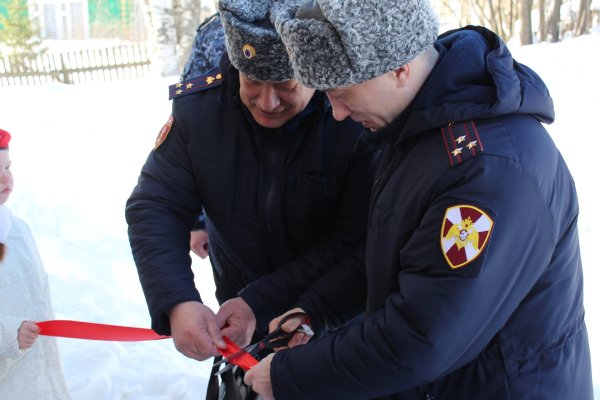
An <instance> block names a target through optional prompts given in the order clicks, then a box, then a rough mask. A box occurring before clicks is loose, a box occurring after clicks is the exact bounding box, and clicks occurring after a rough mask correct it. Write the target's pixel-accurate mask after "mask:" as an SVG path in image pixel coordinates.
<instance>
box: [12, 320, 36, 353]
mask: <svg viewBox="0 0 600 400" xmlns="http://www.w3.org/2000/svg"><path fill="white" fill-rule="evenodd" d="M39 334H40V327H39V326H37V325H36V324H35V323H34V322H31V321H23V323H21V326H20V327H19V330H18V333H17V342H18V343H19V349H20V350H27V349H29V348H31V346H33V343H35V341H36V339H37V338H38V336H39Z"/></svg>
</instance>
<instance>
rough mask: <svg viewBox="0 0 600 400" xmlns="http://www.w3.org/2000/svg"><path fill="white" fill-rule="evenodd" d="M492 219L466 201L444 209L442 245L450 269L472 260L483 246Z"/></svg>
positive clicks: (490, 229) (481, 250) (491, 224)
mask: <svg viewBox="0 0 600 400" xmlns="http://www.w3.org/2000/svg"><path fill="white" fill-rule="evenodd" d="M493 226H494V221H493V220H492V219H491V218H490V216H489V215H487V214H486V213H485V212H484V211H482V210H480V209H479V208H477V207H473V206H469V205H464V204H462V205H456V206H453V207H449V208H448V209H446V214H445V216H444V220H443V222H442V230H441V237H440V240H441V246H442V253H443V254H444V258H445V259H446V261H447V262H448V265H450V267H451V268H452V269H456V268H460V267H463V266H465V265H467V264H469V263H470V262H472V261H473V260H475V259H476V258H477V257H478V256H479V255H480V254H481V253H482V252H483V250H484V249H485V246H486V244H487V242H488V239H489V238H490V233H491V232H492V227H493Z"/></svg>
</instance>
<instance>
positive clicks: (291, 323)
mask: <svg viewBox="0 0 600 400" xmlns="http://www.w3.org/2000/svg"><path fill="white" fill-rule="evenodd" d="M295 312H304V310H303V309H301V308H299V307H296V308H293V309H291V310H289V311H287V312H286V313H284V314H281V315H280V316H279V317H277V318H274V319H273V320H272V321H271V322H269V332H273V331H274V330H275V329H277V327H278V326H279V321H281V320H282V319H283V317H285V316H286V315H288V314H291V313H295ZM306 322H307V321H306V320H304V319H303V318H301V317H297V318H291V319H289V320H288V321H286V323H285V324H283V325H282V327H281V328H282V329H283V330H284V331H285V332H292V331H294V330H295V329H296V328H298V327H299V326H300V324H303V323H306ZM309 340H310V337H309V336H306V335H305V334H304V333H300V332H298V333H296V334H295V335H294V336H292V338H291V339H290V340H289V342H288V345H287V348H292V347H296V346H299V345H302V344H306V343H307V342H308V341H309ZM284 348H285V347H281V348H277V349H275V350H276V351H278V350H282V349H284Z"/></svg>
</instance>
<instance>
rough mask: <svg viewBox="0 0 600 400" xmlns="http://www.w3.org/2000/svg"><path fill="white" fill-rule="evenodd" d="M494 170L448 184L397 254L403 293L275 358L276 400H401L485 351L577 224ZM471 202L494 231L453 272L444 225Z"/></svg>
mask: <svg viewBox="0 0 600 400" xmlns="http://www.w3.org/2000/svg"><path fill="white" fill-rule="evenodd" d="M491 162H492V163H496V164H497V165H492V166H491V168H488V169H484V168H472V171H479V172H471V173H472V174H473V175H474V176H472V177H471V178H469V179H468V180H466V179H463V177H464V174H460V173H454V175H453V173H448V174H447V176H446V177H445V178H444V179H442V182H440V183H439V185H438V193H437V195H435V196H434V197H433V200H432V201H431V202H430V204H429V205H428V206H427V208H426V210H425V212H424V213H423V216H422V218H421V221H420V223H419V224H418V225H417V226H416V227H415V229H414V232H413V234H412V235H411V236H410V239H409V241H408V242H407V244H406V245H405V246H403V247H402V248H400V249H398V252H399V253H398V257H397V262H398V263H399V265H400V268H399V269H398V270H399V273H398V276H397V279H398V284H397V291H395V292H393V293H391V294H390V295H388V297H387V299H386V301H385V303H384V305H383V306H382V307H381V308H379V309H377V310H373V311H372V313H371V314H369V315H368V316H367V317H365V319H364V320H363V321H361V322H359V323H357V324H354V325H352V326H350V327H348V328H346V329H344V330H343V332H341V333H340V334H335V335H329V336H327V337H325V338H323V339H322V340H317V341H315V342H309V343H308V344H307V345H305V346H300V347H296V348H294V349H290V350H286V351H280V352H278V353H276V354H275V357H274V358H273V361H272V364H271V381H272V385H273V393H274V396H275V398H277V399H280V400H287V399H307V398H310V399H330V398H344V399H364V398H375V397H380V396H384V395H389V394H393V393H398V392H402V391H405V390H408V389H411V388H414V387H416V386H418V385H421V384H424V383H427V382H431V381H433V380H435V379H437V378H440V377H442V376H444V375H446V374H448V373H450V372H452V371H453V370H455V369H457V368H459V367H461V366H463V365H465V364H466V363H468V362H469V361H471V360H473V359H474V358H475V357H476V356H477V355H478V354H479V353H480V352H481V351H483V349H484V348H485V346H486V345H487V344H489V342H490V341H491V340H492V338H493V337H494V336H495V335H496V334H497V332H498V331H499V330H500V329H501V328H502V327H503V326H504V325H505V324H506V322H507V321H508V319H509V318H510V317H511V315H512V314H513V312H514V310H515V309H516V308H517V307H518V306H519V305H520V303H521V302H522V301H523V299H524V298H525V296H526V295H527V293H528V292H529V291H530V290H531V288H532V287H533V285H534V284H535V282H536V281H537V280H538V279H539V277H540V275H541V274H542V273H543V272H544V269H545V268H546V267H547V266H548V264H549V262H550V260H551V258H552V256H553V252H554V249H555V247H556V243H557V241H559V240H560V237H561V236H562V235H563V234H564V231H563V232H559V231H558V229H557V228H556V227H557V226H562V227H563V228H561V229H567V228H568V227H569V226H573V221H574V220H576V215H575V214H572V215H569V216H567V217H564V216H563V217H558V218H564V219H563V220H562V221H557V220H556V219H557V216H556V215H553V213H551V212H550V211H549V204H550V202H548V200H547V199H545V198H544V196H542V195H541V193H540V191H539V189H538V188H537V187H536V185H535V184H533V182H532V179H531V177H529V176H527V175H526V174H523V173H522V171H519V168H518V166H515V165H511V162H510V161H503V160H501V159H495V160H492V161H491ZM468 164H469V163H468V162H465V163H464V164H463V165H462V166H461V167H462V168H468ZM473 166H474V165H470V167H473ZM456 169H458V168H456ZM463 172H464V171H463ZM567 185H568V184H567ZM560 192H561V191H558V193H560ZM562 192H564V193H565V194H564V195H562V196H563V198H561V199H558V200H557V199H555V201H559V202H563V203H570V204H573V202H576V199H573V197H574V195H573V194H572V193H574V192H573V191H572V190H562ZM568 193H571V194H568ZM559 195H560V194H559ZM569 196H571V198H568V197H569ZM398 201H402V199H398ZM474 201H475V202H476V204H477V205H478V206H479V207H481V208H482V209H484V210H489V213H490V215H491V216H492V218H493V221H494V228H493V231H492V232H491V236H490V239H489V242H488V244H487V248H486V250H485V251H486V252H485V253H484V254H481V255H480V256H479V257H478V258H477V259H476V261H473V262H472V263H470V264H468V265H466V266H463V267H461V268H456V269H452V268H450V267H449V266H448V264H447V262H446V261H445V259H444V256H443V252H442V250H441V248H440V226H441V222H442V221H443V218H444V215H445V211H446V210H447V208H448V207H449V206H451V205H455V204H457V203H458V204H460V203H463V202H465V203H471V204H472V203H473V202H474ZM575 208H576V207H575ZM575 213H576V211H575ZM368 268H370V270H368V271H367V274H377V271H376V269H377V266H376V265H369V266H368ZM369 289H370V290H374V289H376V288H369Z"/></svg>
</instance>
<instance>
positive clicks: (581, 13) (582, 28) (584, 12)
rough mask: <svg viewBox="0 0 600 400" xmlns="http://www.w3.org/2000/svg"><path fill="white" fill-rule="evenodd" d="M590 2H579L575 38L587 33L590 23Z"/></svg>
mask: <svg viewBox="0 0 600 400" xmlns="http://www.w3.org/2000/svg"><path fill="white" fill-rule="evenodd" d="M590 5H591V2H590V0H581V1H580V2H579V10H578V11H577V26H576V27H575V36H581V35H583V34H585V33H587V32H588V29H589V28H590V27H589V23H590Z"/></svg>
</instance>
